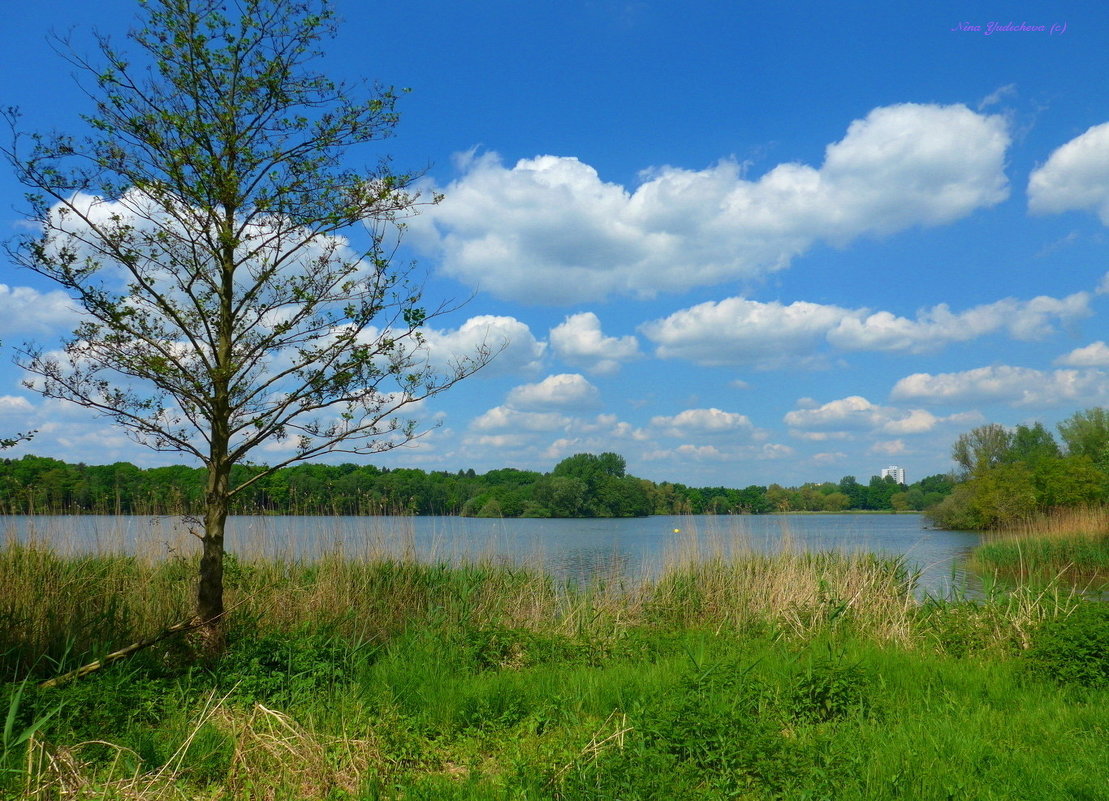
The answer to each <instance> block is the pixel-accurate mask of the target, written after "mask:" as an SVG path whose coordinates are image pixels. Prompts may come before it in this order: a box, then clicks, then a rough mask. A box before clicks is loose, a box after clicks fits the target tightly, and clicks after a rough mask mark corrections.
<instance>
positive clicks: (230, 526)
mask: <svg viewBox="0 0 1109 801" xmlns="http://www.w3.org/2000/svg"><path fill="white" fill-rule="evenodd" d="M0 525H3V526H4V527H5V529H6V535H7V537H8V538H9V540H10V539H13V538H14V539H16V540H19V541H24V542H26V541H28V540H32V539H34V540H38V541H41V542H44V543H49V544H50V545H52V546H53V547H55V548H58V549H59V550H62V551H74V552H82V551H95V550H110V551H128V552H143V553H148V554H153V555H158V554H165V555H175V554H188V553H192V552H194V551H195V550H196V548H197V541H196V540H195V539H194V538H193V537H192V536H190V534H189V528H190V525H192V526H197V525H199V524H198V523H197V522H196V521H190V520H188V519H182V518H180V517H154V516H142V515H134V516H46V515H12V516H8V517H5V518H4V519H3V520H2V522H0ZM977 544H978V535H977V534H975V533H973V532H964V531H937V530H930V529H927V528H925V527H924V524H923V520H922V518H921V517H920V515H915V514H898V515H894V514H828V515H822V514H797V515H759V516H737V517H730V516H709V515H695V516H656V517H646V518H623V519H588V520H565V519H560V520H544V519H539V520H536V519H484V518H463V517H336V516H330V517H325V516H321V517H316V516H312V517H306V516H281V517H267V516H253V515H252V516H239V517H231V518H229V519H228V523H227V548H228V550H229V551H232V552H234V553H236V554H239V555H242V556H271V557H285V558H307V559H311V558H314V557H316V556H319V555H321V554H325V553H332V554H344V555H347V556H350V557H359V558H367V557H369V558H372V557H377V556H391V557H399V558H415V559H420V560H424V561H450V562H458V561H475V560H482V559H488V560H494V561H500V562H508V563H513V564H529V565H532V566H535V567H539V568H541V569H543V570H545V571H547V572H549V573H551V574H552V575H553V576H555V577H556V578H558V579H559V580H570V581H574V582H578V583H585V582H590V581H595V580H605V581H611V580H618V581H625V580H633V581H634V580H636V579H641V578H649V577H652V576H656V575H658V574H659V573H660V572H661V571H662V570H664V569H665V568H666V567H667V566H671V565H674V564H676V563H679V562H681V561H685V560H687V559H696V558H707V557H711V556H714V555H721V556H728V555H732V554H741V553H750V552H754V553H776V552H779V551H781V550H783V549H788V550H794V551H814V552H815V551H839V552H841V553H859V552H868V553H874V554H877V555H881V556H892V557H900V558H903V559H904V560H905V563H906V565H907V566H908V567H909V568H910V569H913V570H916V571H919V574H920V578H919V581H918V591H919V593H920V594H929V595H933V596H942V597H946V596H948V595H950V594H951V592H952V590H953V589H956V588H958V589H959V590H960V591H964V590H965V591H969V592H972V593H973V592H974V591H975V590H976V588H977V587H976V582H975V581H974V580H973V577H972V576H967V575H966V574H965V573H964V571H963V570H962V566H961V564H962V559H963V557H964V556H965V555H966V554H967V553H968V552H969V551H970V549H971V548H973V547H974V546H975V545H977Z"/></svg>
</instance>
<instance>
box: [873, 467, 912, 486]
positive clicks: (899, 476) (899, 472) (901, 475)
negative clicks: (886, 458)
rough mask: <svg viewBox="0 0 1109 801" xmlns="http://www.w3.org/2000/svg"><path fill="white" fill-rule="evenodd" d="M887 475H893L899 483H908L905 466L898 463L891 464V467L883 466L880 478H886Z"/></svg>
mask: <svg viewBox="0 0 1109 801" xmlns="http://www.w3.org/2000/svg"><path fill="white" fill-rule="evenodd" d="M886 476H893V480H894V481H896V482H897V483H898V484H905V483H906V481H905V468H904V467H898V466H897V465H893V464H891V465H890V466H889V467H884V468H882V472H881V473H880V475H879V478H885V477H886Z"/></svg>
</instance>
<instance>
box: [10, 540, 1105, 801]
mask: <svg viewBox="0 0 1109 801" xmlns="http://www.w3.org/2000/svg"><path fill="white" fill-rule="evenodd" d="M189 569H190V566H189V565H187V564H184V563H182V564H178V565H173V564H167V563H166V562H163V561H159V560H143V559H138V558H125V557H113V556H110V555H103V556H101V557H98V559H95V560H94V559H87V558H85V557H71V558H70V557H62V556H59V555H57V554H53V553H52V552H48V551H44V550H42V549H26V548H18V547H11V546H10V547H9V548H7V549H6V550H2V551H0V586H11V587H13V588H16V591H15V592H13V593H5V594H4V596H3V598H2V599H0V604H3V607H2V609H0V614H2V615H3V616H2V617H0V621H3V625H2V626H0V637H2V639H0V669H2V670H3V671H4V673H3V675H4V676H5V677H6V679H7V684H5V685H4V686H3V689H2V690H0V692H3V693H4V694H3V695H0V718H5V719H6V720H7V721H8V725H7V726H5V739H4V740H3V743H4V751H3V754H2V755H0V797H2V798H13V799H14V798H25V797H35V798H41V799H61V798H73V797H85V798H121V799H122V798H127V799H155V798H157V799H162V798H167V799H168V798H196V799H201V798H204V799H214V798H233V799H290V801H291V800H292V799H307V798H312V799H317V798H318V799H336V800H337V799H347V800H349V799H435V800H436V801H438V800H439V799H446V800H447V801H449V800H450V799H483V800H484V799H552V801H554V799H559V800H565V801H569V800H570V799H581V800H582V801H585V799H589V801H594V800H595V799H717V798H748V799H837V800H838V799H868V800H869V799H1011V798H1021V799H1045V800H1046V799H1101V798H1104V797H1105V795H1104V788H1105V783H1106V769H1105V765H1107V764H1109V736H1107V735H1109V711H1107V710H1109V606H1106V605H1104V604H1098V603H1094V602H1091V601H1081V600H1078V599H1076V598H1075V597H1073V596H1071V595H1069V594H1067V593H1065V592H1063V593H1052V592H1045V591H1043V590H1035V591H1031V590H1029V591H1025V590H1018V591H1015V592H1012V593H1005V594H998V595H996V596H994V597H992V598H990V599H987V600H983V601H968V600H961V601H929V602H927V603H924V604H918V603H916V602H915V601H913V600H912V592H911V577H910V576H908V575H906V573H905V571H904V570H903V568H902V566H901V565H900V564H899V563H897V562H894V561H888V560H882V559H876V558H873V557H867V556H857V557H843V556H833V555H803V554H783V555H780V556H773V557H764V556H753V555H734V556H731V557H723V556H716V557H713V558H709V559H704V560H696V561H695V560H692V559H690V560H686V561H682V562H678V563H675V564H674V565H673V566H672V567H671V568H670V570H669V571H667V572H666V573H665V574H664V575H663V576H662V577H661V578H660V579H659V580H657V581H652V582H646V581H644V582H641V583H637V584H634V585H632V586H623V587H616V586H607V587H606V586H599V587H592V588H588V589H581V588H570V587H561V586H558V585H557V584H556V583H555V582H553V581H552V580H551V579H550V578H549V577H547V576H545V575H543V574H542V573H541V572H540V571H537V570H531V569H522V568H513V567H506V566H495V565H481V564H476V565H465V566H454V567H451V566H447V565H437V564H421V563H418V562H412V561H398V560H392V561H389V560H377V559H372V558H367V559H365V560H358V561H343V560H339V559H334V558H328V559H323V560H320V561H318V562H312V563H302V562H297V561H285V562H277V561H273V562H264V561H258V560H241V561H237V562H236V563H235V564H234V566H233V570H232V571H230V572H229V576H231V577H232V578H233V589H232V594H233V596H234V598H233V603H234V604H236V606H235V609H236V611H235V614H234V617H233V621H232V624H231V630H230V633H229V643H230V645H229V650H228V653H227V654H226V656H225V657H224V658H223V659H222V660H221V661H220V662H219V663H217V664H215V665H200V664H194V663H191V662H190V661H189V660H188V659H187V654H186V649H185V648H184V647H183V646H182V645H181V644H177V645H174V644H165V645H159V646H155V647H154V648H151V649H148V650H147V651H144V652H142V653H140V654H138V655H137V656H135V657H133V658H132V659H130V660H128V661H127V662H125V663H122V664H119V665H116V666H114V667H111V668H109V669H106V670H103V671H99V672H97V673H94V674H91V675H90V676H88V677H86V678H84V679H81V680H79V681H76V682H73V683H70V684H67V685H64V686H62V687H60V688H57V689H53V690H41V689H38V688H37V687H36V686H35V685H34V684H33V683H30V682H26V683H25V682H23V681H22V679H24V678H26V677H32V678H34V679H41V678H46V677H48V676H51V675H54V674H56V673H57V672H59V671H61V670H64V669H66V668H69V667H72V666H73V665H75V664H78V663H80V662H81V661H83V660H85V659H87V658H88V657H89V656H90V655H93V654H95V653H97V652H98V651H102V650H103V649H104V648H106V647H108V645H109V644H111V645H116V646H118V645H122V644H125V641H128V638H129V637H133V636H136V635H141V634H148V633H150V631H151V629H156V628H157V627H158V626H159V625H162V624H164V623H168V622H171V620H172V617H173V615H174V614H177V612H178V609H177V607H176V606H175V604H177V603H182V604H184V603H186V601H187V595H181V597H180V598H177V597H176V596H174V595H173V592H174V591H177V590H180V591H182V592H183V591H184V590H183V589H182V587H179V584H181V582H185V583H186V584H187V581H188V577H189V575H188V574H189ZM57 580H61V581H63V582H64V583H65V586H67V587H68V588H70V590H71V592H62V591H52V590H51V587H52V586H53V585H52V583H51V582H54V581H57ZM4 582H11V583H10V584H5V583H4ZM136 582H137V583H138V584H142V585H144V586H138V584H136ZM159 593H163V594H164V595H159ZM36 594H37V595H36ZM165 594H168V595H165ZM144 599H149V600H144ZM147 604H149V606H148V605H147ZM70 615H72V616H73V617H72V618H71V617H69V616H70ZM159 616H162V618H163V619H162V620H159ZM86 629H87V630H86ZM113 630H115V632H114V633H115V636H114V637H113V636H112V635H113ZM24 735H25V736H24Z"/></svg>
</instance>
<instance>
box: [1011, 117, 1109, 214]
mask: <svg viewBox="0 0 1109 801" xmlns="http://www.w3.org/2000/svg"><path fill="white" fill-rule="evenodd" d="M1076 209H1089V210H1091V211H1093V212H1094V213H1096V214H1097V215H1098V217H1099V218H1100V219H1101V221H1102V222H1103V223H1104V224H1105V225H1109V122H1103V123H1102V124H1101V125H1095V126H1093V127H1091V128H1090V129H1088V130H1087V131H1086V132H1085V133H1083V134H1082V135H1081V136H1077V137H1075V138H1074V139H1072V140H1070V141H1069V142H1067V143H1066V144H1065V145H1063V146H1061V147H1060V148H1058V149H1057V150H1056V151H1055V152H1054V153H1052V154H1051V156H1050V157H1049V158H1048V160H1047V163H1045V164H1044V165H1043V166H1042V167H1040V168H1039V169H1036V170H1033V171H1032V174H1031V176H1029V178H1028V210H1029V211H1031V212H1033V213H1034V214H1058V213H1060V212H1064V211H1072V210H1076Z"/></svg>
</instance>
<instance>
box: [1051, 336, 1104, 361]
mask: <svg viewBox="0 0 1109 801" xmlns="http://www.w3.org/2000/svg"><path fill="white" fill-rule="evenodd" d="M1055 363H1056V364H1062V365H1066V366H1068V367H1109V345H1106V344H1105V343H1104V342H1102V341H1101V340H1098V341H1097V342H1091V343H1090V344H1089V345H1087V346H1086V347H1084V348H1075V349H1074V350H1072V351H1071V352H1070V353H1067V354H1064V355H1063V356H1060V357H1059V358H1058V359H1056V360H1055Z"/></svg>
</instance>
